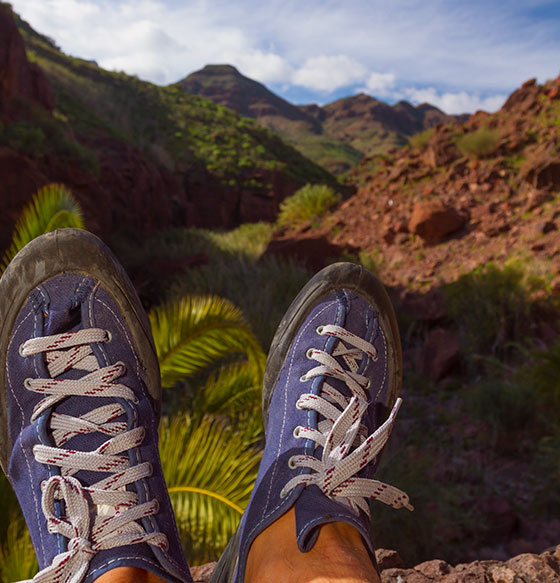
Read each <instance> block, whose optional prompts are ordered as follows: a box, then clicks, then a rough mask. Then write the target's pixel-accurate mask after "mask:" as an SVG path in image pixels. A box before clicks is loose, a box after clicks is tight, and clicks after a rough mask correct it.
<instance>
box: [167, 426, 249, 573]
mask: <svg viewBox="0 0 560 583" xmlns="http://www.w3.org/2000/svg"><path fill="white" fill-rule="evenodd" d="M160 455H161V461H162V466H163V472H164V475H165V479H166V482H167V486H168V489H169V493H170V496H171V500H172V503H173V508H174V510H175V517H176V519H177V525H178V527H179V532H180V534H181V538H182V541H183V543H184V544H185V546H186V549H185V550H186V554H187V557H188V560H189V562H190V563H191V564H194V563H201V562H205V561H209V560H212V559H216V558H217V556H218V555H219V554H220V552H221V551H222V550H223V549H224V548H225V545H226V544H227V542H228V540H229V539H230V538H231V536H232V535H233V533H234V532H235V529H236V528H237V524H238V523H239V520H240V518H241V513H242V511H243V509H244V508H245V506H246V505H247V503H248V502H249V498H250V496H251V491H252V488H253V484H254V481H255V479H256V474H257V466H258V463H259V461H260V457H261V452H260V451H259V450H258V449H257V448H256V447H255V446H254V444H253V443H252V442H251V440H249V439H247V437H246V436H245V434H244V433H243V432H242V431H238V430H237V429H236V428H235V427H234V426H232V425H231V423H229V422H228V421H226V420H224V419H218V418H213V417H209V416H206V417H203V418H201V419H194V418H192V417H189V416H183V417H180V418H175V419H174V420H172V421H169V420H166V421H164V422H163V423H162V426H161V428H160Z"/></svg>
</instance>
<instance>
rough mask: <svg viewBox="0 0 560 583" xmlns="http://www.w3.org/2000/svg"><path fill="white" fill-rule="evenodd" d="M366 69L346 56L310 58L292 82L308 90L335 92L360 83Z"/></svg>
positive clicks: (296, 72) (365, 73) (294, 75)
mask: <svg viewBox="0 0 560 583" xmlns="http://www.w3.org/2000/svg"><path fill="white" fill-rule="evenodd" d="M366 75H367V69H366V68H365V67H364V66H363V65H361V64H360V63H358V62H357V61H355V60H354V59H350V58H349V57H347V56H346V55H336V56H331V57H327V56H320V57H310V58H308V59H306V61H305V62H304V64H303V66H302V67H300V68H299V69H298V70H297V71H295V73H294V74H293V76H292V82H293V83H294V84H296V85H301V86H302V87H306V88H308V89H315V90H318V91H328V92H332V91H336V90H337V89H339V88H341V87H347V86H349V85H353V84H354V83H358V82H362V81H363V80H364V78H365V76H366Z"/></svg>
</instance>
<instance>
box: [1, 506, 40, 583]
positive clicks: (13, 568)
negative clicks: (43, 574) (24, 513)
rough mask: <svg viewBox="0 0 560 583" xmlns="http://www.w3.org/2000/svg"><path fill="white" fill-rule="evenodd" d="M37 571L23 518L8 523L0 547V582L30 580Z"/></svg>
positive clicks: (29, 537) (33, 552)
mask: <svg viewBox="0 0 560 583" xmlns="http://www.w3.org/2000/svg"><path fill="white" fill-rule="evenodd" d="M38 571H39V565H38V563H37V557H36V556H35V551H34V550H33V544H32V542H31V536H30V535H29V531H28V530H27V528H26V527H25V523H24V522H23V518H20V517H18V518H17V519H16V518H15V517H14V518H13V519H12V520H11V521H10V525H9V526H8V530H7V533H6V540H5V541H4V544H3V545H2V546H0V580H1V581H5V582H6V583H9V582H10V581H21V580H23V579H31V578H32V577H33V576H34V575H35V574H36V573H37V572H38Z"/></svg>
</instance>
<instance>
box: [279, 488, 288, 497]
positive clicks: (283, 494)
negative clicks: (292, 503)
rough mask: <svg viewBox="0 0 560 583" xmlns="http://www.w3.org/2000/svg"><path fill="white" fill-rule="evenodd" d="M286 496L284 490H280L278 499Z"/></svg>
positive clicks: (286, 493)
mask: <svg viewBox="0 0 560 583" xmlns="http://www.w3.org/2000/svg"><path fill="white" fill-rule="evenodd" d="M287 495H288V492H286V490H284V489H282V490H280V498H285V497H286V496H287Z"/></svg>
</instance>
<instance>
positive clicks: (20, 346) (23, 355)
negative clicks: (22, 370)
mask: <svg viewBox="0 0 560 583" xmlns="http://www.w3.org/2000/svg"><path fill="white" fill-rule="evenodd" d="M24 344H25V342H22V343H21V344H20V345H19V348H18V352H19V355H20V356H21V357H22V358H27V354H23V345H24Z"/></svg>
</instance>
